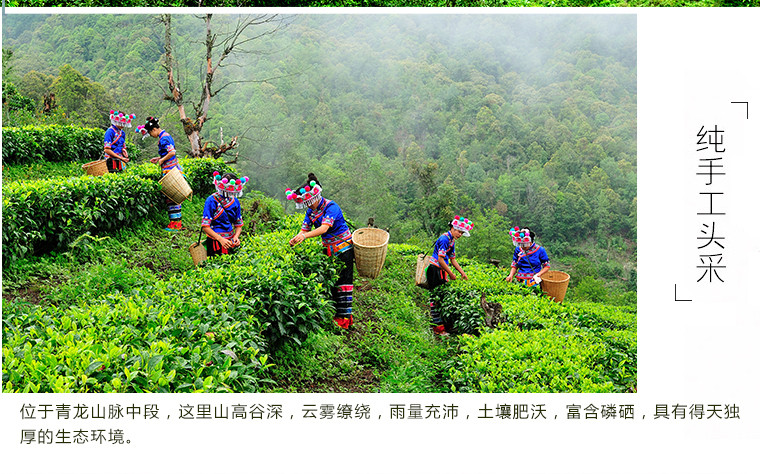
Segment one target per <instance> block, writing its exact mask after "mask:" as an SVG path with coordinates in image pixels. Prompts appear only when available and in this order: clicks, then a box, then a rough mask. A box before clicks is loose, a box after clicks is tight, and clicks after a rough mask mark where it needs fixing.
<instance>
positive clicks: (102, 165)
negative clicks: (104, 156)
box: [82, 160, 108, 176]
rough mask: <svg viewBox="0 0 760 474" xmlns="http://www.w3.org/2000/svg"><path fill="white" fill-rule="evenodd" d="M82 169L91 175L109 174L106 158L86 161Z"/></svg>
mask: <svg viewBox="0 0 760 474" xmlns="http://www.w3.org/2000/svg"><path fill="white" fill-rule="evenodd" d="M82 169H83V170H84V172H85V173H87V174H89V175H90V176H103V175H104V174H108V166H107V165H106V160H97V161H91V162H89V163H85V164H83V165H82Z"/></svg>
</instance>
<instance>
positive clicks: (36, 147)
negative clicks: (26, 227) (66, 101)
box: [3, 125, 136, 179]
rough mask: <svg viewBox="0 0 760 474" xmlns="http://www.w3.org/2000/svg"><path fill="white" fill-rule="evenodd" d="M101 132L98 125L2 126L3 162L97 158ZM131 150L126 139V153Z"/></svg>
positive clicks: (83, 161)
mask: <svg viewBox="0 0 760 474" xmlns="http://www.w3.org/2000/svg"><path fill="white" fill-rule="evenodd" d="M103 134H104V132H103V130H100V129H96V128H83V127H78V126H72V125H68V126H65V125H64V126H61V125H48V126H26V127H20V128H15V127H3V165H5V166H8V165H16V164H28V163H29V162H35V161H45V162H53V163H59V162H71V161H76V162H80V163H86V162H88V161H95V160H99V159H100V158H101V157H102V156H103ZM135 150H136V149H135V147H134V145H132V144H131V143H129V142H127V152H129V153H130V156H132V153H134V152H135ZM33 178H34V176H29V179H33Z"/></svg>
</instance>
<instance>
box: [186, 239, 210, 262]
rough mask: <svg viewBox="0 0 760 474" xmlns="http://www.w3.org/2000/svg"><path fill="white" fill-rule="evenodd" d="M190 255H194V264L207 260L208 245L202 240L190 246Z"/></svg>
mask: <svg viewBox="0 0 760 474" xmlns="http://www.w3.org/2000/svg"><path fill="white" fill-rule="evenodd" d="M190 256H191V257H193V264H195V265H196V266H197V265H198V264H200V263H201V262H202V261H204V260H206V257H207V253H206V247H205V246H204V245H203V244H202V243H200V242H196V243H194V244H192V245H191V246H190Z"/></svg>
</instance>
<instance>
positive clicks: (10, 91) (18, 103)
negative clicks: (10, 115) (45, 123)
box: [3, 82, 34, 111]
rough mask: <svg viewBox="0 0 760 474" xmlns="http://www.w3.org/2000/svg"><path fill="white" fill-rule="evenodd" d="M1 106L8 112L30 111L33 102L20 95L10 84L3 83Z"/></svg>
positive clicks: (32, 108) (32, 107)
mask: <svg viewBox="0 0 760 474" xmlns="http://www.w3.org/2000/svg"><path fill="white" fill-rule="evenodd" d="M3 106H4V108H5V107H7V110H8V111H18V110H20V111H24V110H26V111H32V110H34V101H33V100H32V99H30V98H29V97H25V96H23V95H21V94H20V93H19V92H18V91H17V90H16V86H15V85H13V84H12V83H6V82H3Z"/></svg>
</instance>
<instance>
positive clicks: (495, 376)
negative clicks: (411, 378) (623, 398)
mask: <svg viewBox="0 0 760 474" xmlns="http://www.w3.org/2000/svg"><path fill="white" fill-rule="evenodd" d="M461 343H462V352H461V354H460V356H459V357H458V359H457V361H456V364H455V366H454V368H452V370H451V372H450V376H451V379H452V384H453V387H452V388H453V389H454V390H455V391H460V392H496V393H500V392H530V393H537V392H560V393H562V392H611V391H613V389H614V385H613V383H612V381H610V380H608V379H607V378H606V377H605V376H604V375H603V371H604V369H603V367H602V366H601V360H602V359H603V356H604V353H605V349H604V346H603V345H601V344H598V343H593V342H592V341H590V340H589V339H588V338H586V337H584V336H583V334H557V333H556V332H555V331H552V330H548V329H540V330H534V331H524V332H522V331H503V330H497V331H493V332H490V333H488V334H485V335H483V336H481V337H479V338H475V337H472V336H469V337H463V338H462V339H461Z"/></svg>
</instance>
